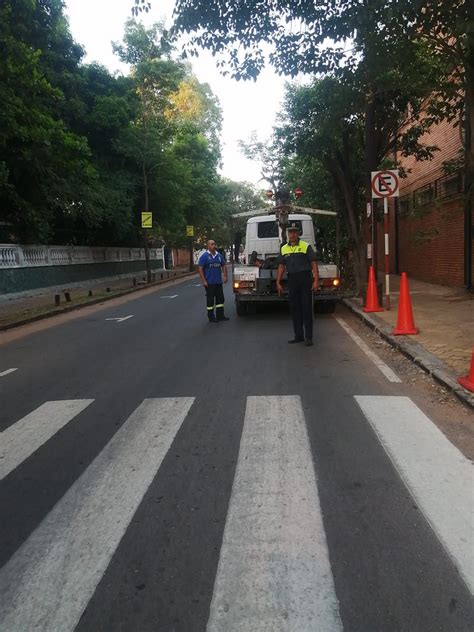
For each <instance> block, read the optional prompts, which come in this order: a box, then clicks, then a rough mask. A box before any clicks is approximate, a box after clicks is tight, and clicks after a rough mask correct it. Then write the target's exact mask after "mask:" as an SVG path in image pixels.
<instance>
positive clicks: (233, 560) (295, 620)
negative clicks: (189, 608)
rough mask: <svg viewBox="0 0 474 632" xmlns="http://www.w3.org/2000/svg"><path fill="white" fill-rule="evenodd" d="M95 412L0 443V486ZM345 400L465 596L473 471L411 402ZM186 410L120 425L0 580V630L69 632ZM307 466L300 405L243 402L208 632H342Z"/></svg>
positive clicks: (172, 402)
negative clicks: (372, 436)
mask: <svg viewBox="0 0 474 632" xmlns="http://www.w3.org/2000/svg"><path fill="white" fill-rule="evenodd" d="M93 401H94V400H90V399H78V400H64V401H55V402H46V403H45V404H43V405H42V406H40V407H39V408H37V409H36V410H35V411H33V412H32V413H30V414H29V415H27V416H26V417H24V418H23V419H21V420H20V421H18V422H17V423H15V424H13V425H12V426H11V427H10V428H8V429H7V430H5V431H4V432H3V433H1V434H0V445H1V449H0V474H1V477H2V478H3V477H4V476H6V475H7V474H8V473H9V472H11V471H13V470H14V469H15V468H16V467H18V466H19V465H20V464H21V463H23V461H24V460H25V459H27V458H28V457H30V456H31V455H32V454H33V453H34V452H35V451H36V450H37V449H38V448H40V447H41V446H42V445H44V444H46V442H47V441H49V440H50V439H51V438H52V437H53V436H54V435H55V434H56V433H57V432H58V431H59V430H60V429H61V428H63V427H65V426H66V425H67V424H68V423H69V422H70V421H71V420H72V419H74V417H76V416H77V415H78V414H79V413H81V412H82V411H84V410H85V409H86V408H87V407H88V406H89V405H90V404H91V403H92V402H93ZM355 401H356V402H357V404H358V405H359V407H360V409H361V410H362V412H363V414H364V416H365V417H366V419H367V420H368V423H370V425H371V426H372V428H373V429H374V431H375V433H376V435H377V437H378V439H379V440H380V442H381V444H382V446H383V447H384V449H385V451H386V452H387V454H388V457H389V458H390V459H391V461H392V463H393V464H394V466H395V468H396V469H397V471H398V473H399V475H400V477H401V479H402V481H403V482H404V484H405V485H406V487H407V488H408V489H409V491H410V492H411V494H412V496H413V498H414V499H415V500H416V503H417V505H418V506H419V507H420V509H422V511H423V512H424V515H425V516H426V518H427V520H428V522H429V523H430V525H431V527H432V529H433V531H434V532H435V533H436V535H437V536H438V538H439V540H440V542H441V543H442V545H443V546H444V547H445V549H446V551H447V552H448V554H449V555H450V556H451V559H452V560H453V562H454V564H455V565H456V567H457V568H458V570H459V572H460V574H461V576H462V577H463V578H464V580H465V582H466V584H467V586H468V587H469V588H470V589H471V591H473V589H474V542H473V534H474V496H473V488H474V487H473V482H474V481H473V474H472V464H471V463H470V462H469V461H468V460H467V459H465V458H464V457H463V456H462V454H461V453H460V452H459V451H458V450H457V449H456V448H454V446H452V445H451V443H450V442H449V441H448V440H447V439H446V438H445V437H444V435H443V434H442V433H441V432H440V431H439V430H438V429H437V428H436V426H434V424H433V423H432V422H431V421H430V420H429V419H428V418H427V417H426V416H425V415H424V414H423V413H422V411H421V410H420V409H419V408H418V407H417V406H416V405H415V404H414V403H413V402H412V401H411V400H410V399H409V398H407V397H386V396H356V397H355ZM193 403H194V398H192V397H178V398H161V399H159V398H157V399H146V400H144V401H143V402H142V403H141V404H140V405H139V406H138V408H137V409H136V410H135V411H134V412H133V413H132V415H131V416H130V417H129V418H128V419H127V420H126V421H125V423H124V424H123V425H122V426H121V428H120V429H119V430H118V431H117V432H116V433H115V435H114V436H113V437H112V439H111V440H110V441H109V443H108V444H107V445H106V447H105V448H104V449H103V450H102V452H100V454H99V455H98V456H97V457H96V458H95V460H94V461H93V462H92V463H91V464H90V465H89V467H87V469H86V470H85V471H84V472H83V474H82V475H81V476H80V477H79V478H78V479H77V480H76V481H75V482H74V483H73V484H72V486H71V487H70V488H69V490H68V491H67V492H66V493H65V495H64V496H63V497H62V498H61V499H60V500H59V501H58V502H57V504H56V505H55V506H54V507H53V509H52V510H51V511H50V512H49V514H48V515H46V517H45V518H44V519H43V521H42V522H41V523H40V524H39V525H38V526H37V528H36V529H35V530H34V531H33V532H32V534H31V535H30V537H29V538H28V539H27V540H26V541H25V542H24V543H23V545H22V546H20V548H18V550H17V551H16V552H15V553H14V554H13V556H12V557H11V558H10V559H9V561H8V562H7V563H6V564H5V566H4V567H3V568H2V569H1V570H0V630H2V631H3V630H8V631H10V630H11V631H12V632H16V631H17V630H18V631H20V630H21V631H23V630H40V631H44V632H46V631H48V632H49V631H50V630H61V632H63V631H64V632H67V631H69V630H71V631H72V630H74V628H75V627H76V625H77V624H78V622H79V620H80V617H81V615H82V613H83V612H84V610H85V609H86V607H87V605H88V603H89V601H90V599H91V597H92V595H93V594H94V591H95V589H96V588H97V586H98V584H99V582H100V581H101V579H102V578H103V576H104V573H105V571H106V570H107V567H108V566H109V563H110V561H111V559H112V556H113V555H114V553H115V552H116V550H117V547H118V545H119V543H120V541H121V540H122V538H123V536H124V534H125V532H126V531H127V529H128V528H129V526H130V523H131V521H132V519H133V516H134V514H135V512H136V511H137V508H138V507H139V505H140V503H141V501H142V500H143V497H144V495H145V493H146V492H147V490H148V488H149V486H150V484H151V483H152V481H153V480H154V478H155V476H156V475H157V473H158V470H159V469H160V466H161V464H162V462H163V459H164V458H165V456H166V454H167V453H168V451H169V449H170V447H171V445H172V443H173V441H174V439H175V437H176V434H177V433H178V431H179V429H180V427H181V426H182V424H183V422H184V420H185V418H186V416H187V415H188V413H189V411H190V409H191V407H192V406H193ZM85 414H87V415H89V414H93V408H91V409H90V410H89V411H87V412H86V413H85ZM33 458H34V457H33ZM317 467H318V463H317V462H316V463H315V462H314V457H313V453H312V450H311V447H310V442H309V437H308V431H307V427H306V420H305V415H304V412H303V407H302V403H301V399H300V397H299V396H267V397H263V396H262V397H256V396H254V397H247V406H246V412H245V418H244V426H243V430H242V436H241V442H240V449H239V455H238V462H237V467H236V473H235V477H234V481H233V486H232V493H231V498H230V502H229V508H228V512H227V518H226V524H225V528H224V536H223V542H222V546H221V550H220V557H219V564H218V569H217V574H216V577H215V582H214V591H213V596H212V601H211V604H210V612H209V619H208V623H207V632H237V631H239V632H240V631H247V630H252V632H263V631H264V630H265V631H266V630H271V631H272V632H274V631H275V632H279V631H281V632H310V631H311V632H313V631H314V630H321V631H324V632H335V631H338V632H339V631H340V630H342V623H341V618H340V614H339V603H338V599H337V596H336V593H335V586H334V579H333V573H332V568H331V563H330V559H329V551H328V545H327V540H326V533H325V530H324V524H323V518H322V512H321V506H320V500H319V493H318V484H317V477H316V472H315V468H316V471H317ZM157 528H159V526H157ZM159 623H160V622H157V625H158V624H159Z"/></svg>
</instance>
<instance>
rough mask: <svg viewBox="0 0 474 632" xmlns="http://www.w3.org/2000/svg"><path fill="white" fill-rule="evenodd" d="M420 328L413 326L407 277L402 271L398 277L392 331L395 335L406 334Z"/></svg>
mask: <svg viewBox="0 0 474 632" xmlns="http://www.w3.org/2000/svg"><path fill="white" fill-rule="evenodd" d="M419 331H420V330H419V329H418V328H417V327H415V321H414V320H413V309H412V307H411V299H410V290H409V289H408V278H407V274H406V272H402V278H401V279H400V301H399V303H398V318H397V326H396V327H395V329H394V330H393V331H392V334H394V335H395V336H406V335H407V334H417V333H418V332H419Z"/></svg>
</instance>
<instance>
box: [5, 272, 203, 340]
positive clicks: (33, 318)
mask: <svg viewBox="0 0 474 632" xmlns="http://www.w3.org/2000/svg"><path fill="white" fill-rule="evenodd" d="M195 274H197V272H186V273H185V274H180V275H176V276H174V277H168V278H167V279H163V280H161V279H160V281H154V282H152V283H148V284H146V285H140V286H138V287H133V288H130V289H129V290H122V291H121V292H117V293H115V294H112V293H111V294H110V296H103V297H102V298H95V299H93V300H91V301H86V302H85V303H80V304H79V305H70V306H69V307H60V308H58V309H52V310H50V311H49V312H44V314H38V315H37V316H30V317H29V318H24V319H23V320H16V321H14V322H13V323H7V324H6V325H0V332H2V331H8V330H9V329H14V328H15V327H21V326H22V325H30V324H31V323H35V322H37V321H39V320H45V319H46V318H51V317H52V316H58V315H60V314H67V313H68V312H74V311H76V310H78V309H82V308H84V307H89V306H90V305H98V304H99V303H105V302H106V301H111V300H113V299H114V298H121V297H122V296H127V295H128V294H135V293H136V292H141V291H142V290H148V289H150V288H151V287H156V286H158V285H164V284H165V283H169V282H170V281H176V280H178V279H185V278H186V277H190V276H194V275H195Z"/></svg>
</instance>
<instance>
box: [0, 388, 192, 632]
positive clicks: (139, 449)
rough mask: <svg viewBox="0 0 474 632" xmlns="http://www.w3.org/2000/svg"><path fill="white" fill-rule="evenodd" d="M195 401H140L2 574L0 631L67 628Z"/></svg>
mask: <svg viewBox="0 0 474 632" xmlns="http://www.w3.org/2000/svg"><path fill="white" fill-rule="evenodd" d="M193 401H194V400H193V398H176V399H172V398H170V399H148V400H145V401H144V402H143V403H142V404H141V405H140V406H139V407H138V408H137V409H136V410H135V412H134V413H133V414H132V415H131V416H130V417H129V419H128V420H127V421H126V422H125V423H124V425H123V426H122V427H121V428H120V429H119V430H118V431H117V433H116V434H115V435H114V437H113V438H112V439H111V441H110V442H109V443H108V444H107V446H106V447H105V448H104V450H103V451H102V452H101V453H100V454H99V455H98V457H97V458H96V459H95V460H94V461H93V462H92V463H91V465H90V466H89V467H88V468H87V470H86V471H85V472H84V473H83V474H82V476H81V477H80V478H79V479H77V481H76V482H75V483H74V484H73V485H72V487H71V488H70V489H69V490H68V492H67V493H66V494H65V495H64V496H63V498H62V499H61V500H60V501H59V502H58V503H57V504H56V506H55V507H54V508H53V509H52V510H51V512H50V513H49V514H48V515H47V516H46V518H45V519H44V520H43V522H42V523H41V524H40V525H39V526H38V528H37V529H36V530H35V531H34V532H33V533H32V534H31V536H30V537H29V538H28V539H27V540H26V542H25V543H24V544H23V545H22V546H21V547H20V548H19V549H18V551H17V552H16V553H15V554H14V555H13V557H12V558H11V559H10V560H9V561H8V562H7V564H6V565H5V566H4V567H3V568H2V570H1V571H0V629H1V630H11V631H12V632H13V631H17V630H18V631H20V630H25V631H26V630H44V631H45V632H46V631H51V630H61V632H66V631H67V630H73V629H74V627H75V626H76V625H77V623H78V621H79V618H80V616H81V614H82V612H83V611H84V609H85V607H86V606H87V603H88V601H89V599H90V597H91V596H92V594H93V592H94V590H95V588H96V586H97V584H98V583H99V581H100V579H101V577H102V575H103V574H104V572H105V570H106V568H107V566H108V564H109V562H110V559H111V557H112V555H113V553H114V551H115V550H116V548H117V546H118V544H119V542H120V540H121V538H122V536H123V535H124V533H125V531H126V529H127V527H128V525H129V523H130V520H131V519H132V517H133V514H134V513H135V511H136V509H137V507H138V505H139V504H140V501H141V500H142V498H143V496H144V494H145V492H146V490H147V489H148V487H149V485H150V483H151V481H152V480H153V478H154V476H155V475H156V473H157V471H158V469H159V467H160V465H161V462H162V461H163V458H164V457H165V455H166V453H167V451H168V449H169V447H170V445H171V443H172V442H173V440H174V437H175V436H176V433H177V432H178V430H179V428H180V426H181V424H182V423H183V421H184V419H185V417H186V415H187V413H188V411H189V409H190V407H191V405H192V403H193Z"/></svg>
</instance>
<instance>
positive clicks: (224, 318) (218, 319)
mask: <svg viewBox="0 0 474 632" xmlns="http://www.w3.org/2000/svg"><path fill="white" fill-rule="evenodd" d="M216 320H217V322H218V323H220V322H222V321H223V320H230V318H228V317H227V316H221V317H220V318H217V319H216Z"/></svg>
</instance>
